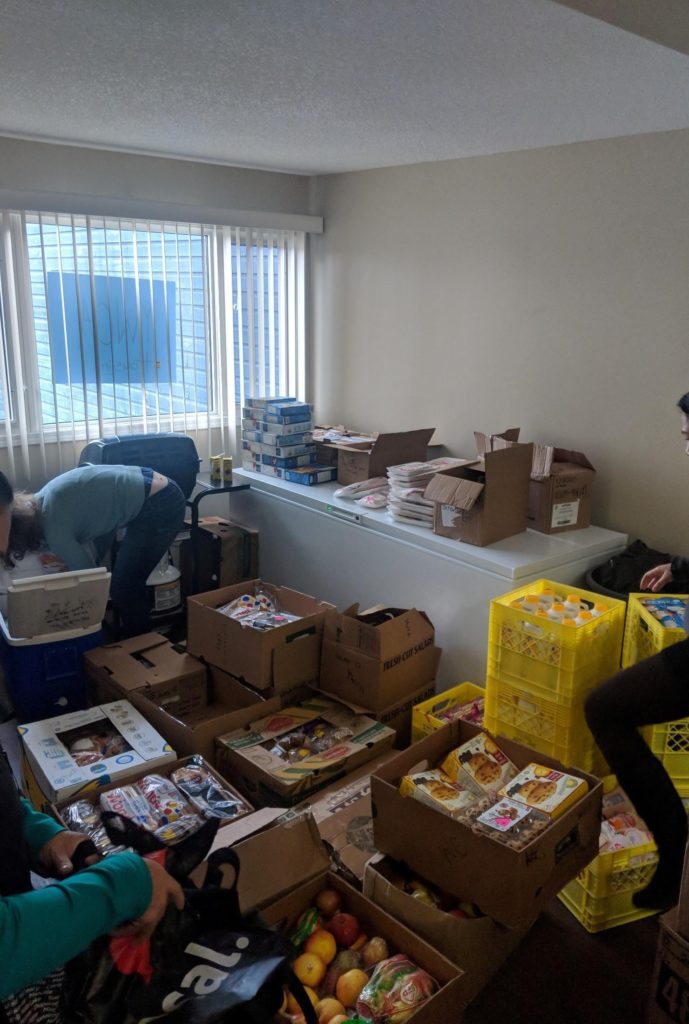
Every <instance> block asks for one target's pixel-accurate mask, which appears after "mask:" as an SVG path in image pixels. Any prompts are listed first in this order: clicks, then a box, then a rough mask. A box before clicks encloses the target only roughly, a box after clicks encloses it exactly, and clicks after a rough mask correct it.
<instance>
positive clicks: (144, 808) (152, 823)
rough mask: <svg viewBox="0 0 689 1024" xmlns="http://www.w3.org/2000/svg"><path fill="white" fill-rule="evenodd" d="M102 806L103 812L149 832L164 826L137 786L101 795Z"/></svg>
mask: <svg viewBox="0 0 689 1024" xmlns="http://www.w3.org/2000/svg"><path fill="white" fill-rule="evenodd" d="M100 806H101V810H102V811H111V812H112V813H113V814H119V815H120V817H122V818H127V819H128V820H129V821H133V822H134V823H135V824H136V825H139V826H140V827H141V828H145V829H146V830H147V831H148V832H155V830H156V829H157V828H158V827H159V826H160V825H161V824H162V822H161V821H160V819H159V818H158V816H157V814H156V813H155V811H154V810H153V807H152V806H151V804H149V802H148V800H147V799H146V797H145V796H144V795H143V793H142V792H141V790H140V789H137V787H136V786H119V787H118V788H117V789H110V790H108V792H107V793H101V797H100Z"/></svg>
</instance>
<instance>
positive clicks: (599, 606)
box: [593, 601, 608, 612]
mask: <svg viewBox="0 0 689 1024" xmlns="http://www.w3.org/2000/svg"><path fill="white" fill-rule="evenodd" d="M593 609H594V611H597V612H607V610H608V606H607V604H606V603H605V601H596V603H595V604H594V606H593Z"/></svg>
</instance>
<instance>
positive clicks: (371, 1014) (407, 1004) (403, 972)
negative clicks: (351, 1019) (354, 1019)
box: [356, 953, 438, 1024]
mask: <svg viewBox="0 0 689 1024" xmlns="http://www.w3.org/2000/svg"><path fill="white" fill-rule="evenodd" d="M437 988H438V983H437V981H436V980H435V978H432V977H431V975H430V974H428V972H427V971H424V970H422V969H421V968H420V967H417V965H416V964H415V963H413V961H411V960H410V959H409V958H408V957H406V956H405V955H404V954H403V953H398V954H397V955H396V956H391V957H389V958H388V959H387V960H381V962H380V963H379V964H376V966H375V967H374V968H373V972H372V974H371V977H370V978H369V980H368V983H367V984H366V985H365V986H364V988H363V989H362V991H361V994H360V995H359V998H358V999H357V1003H356V1010H357V1013H359V1014H361V1015H362V1016H363V1017H364V1018H365V1019H366V1020H373V1021H375V1022H376V1024H404V1021H406V1020H407V1019H408V1018H409V1017H411V1015H412V1014H413V1013H415V1012H416V1010H418V1008H419V1007H420V1006H421V1005H422V1004H423V1003H425V1002H426V1001H427V1000H428V999H430V998H431V996H432V995H433V994H434V992H435V991H436V990H437Z"/></svg>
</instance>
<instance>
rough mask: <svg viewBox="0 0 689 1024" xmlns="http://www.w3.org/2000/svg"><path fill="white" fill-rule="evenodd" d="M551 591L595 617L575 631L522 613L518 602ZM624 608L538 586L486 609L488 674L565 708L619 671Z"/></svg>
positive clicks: (563, 588)
mask: <svg viewBox="0 0 689 1024" xmlns="http://www.w3.org/2000/svg"><path fill="white" fill-rule="evenodd" d="M546 589H550V590H552V591H553V592H554V593H555V594H556V595H557V596H559V597H562V598H565V597H567V595H569V594H572V595H576V596H577V597H578V598H579V599H580V600H581V601H583V603H584V604H585V606H586V607H587V608H593V607H595V606H598V608H599V609H600V611H599V612H598V613H597V614H596V617H595V618H593V619H591V621H589V622H587V623H584V624H582V625H579V626H570V625H564V624H563V623H561V622H556V621H553V620H552V619H548V618H544V617H543V616H540V615H537V614H534V613H532V612H529V611H525V610H524V609H523V608H521V607H519V606H518V604H517V602H520V601H522V600H523V598H525V597H527V596H528V595H531V594H533V595H540V594H541V593H542V592H543V591H544V590H546ZM625 610H626V604H625V602H624V601H618V600H617V599H615V598H609V597H606V598H605V599H604V600H602V599H601V597H600V595H599V594H594V593H591V592H590V591H588V590H581V589H579V588H578V587H573V586H571V585H570V584H563V583H555V582H552V581H551V580H537V581H535V582H533V583H529V584H525V585H524V586H522V587H519V589H518V590H513V591H511V592H510V593H508V594H505V595H503V596H502V597H497V598H494V599H493V600H492V601H491V604H490V622H489V629H488V674H489V675H491V676H493V677H495V678H498V679H501V678H503V677H505V676H507V677H512V678H513V679H515V680H518V681H519V684H520V685H521V686H523V688H524V689H526V690H528V691H529V692H531V693H533V694H534V695H536V696H539V697H543V698H546V699H550V700H554V699H557V701H558V702H559V703H560V704H562V705H564V706H568V705H571V704H573V703H575V702H576V701H578V700H579V699H580V698H581V697H582V696H585V695H586V694H587V693H588V692H590V691H591V690H592V689H593V688H594V687H595V686H596V685H597V684H598V683H600V682H603V680H605V679H608V678H609V677H610V676H612V675H614V673H615V672H617V671H618V669H619V665H620V655H621V652H622V634H623V630H624V616H625Z"/></svg>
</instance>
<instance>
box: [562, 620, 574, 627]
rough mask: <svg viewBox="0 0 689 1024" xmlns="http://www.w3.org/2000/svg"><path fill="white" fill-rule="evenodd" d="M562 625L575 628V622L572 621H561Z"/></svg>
mask: <svg viewBox="0 0 689 1024" xmlns="http://www.w3.org/2000/svg"><path fill="white" fill-rule="evenodd" d="M562 625H563V626H576V622H575V621H574V619H563V620H562Z"/></svg>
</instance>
